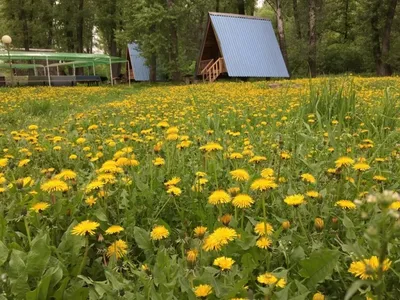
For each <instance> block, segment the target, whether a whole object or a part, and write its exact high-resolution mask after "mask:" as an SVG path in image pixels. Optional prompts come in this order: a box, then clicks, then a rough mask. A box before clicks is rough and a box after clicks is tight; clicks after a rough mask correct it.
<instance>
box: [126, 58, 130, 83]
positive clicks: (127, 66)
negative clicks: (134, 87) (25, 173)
mask: <svg viewBox="0 0 400 300" xmlns="http://www.w3.org/2000/svg"><path fill="white" fill-rule="evenodd" d="M126 70H127V72H128V84H129V86H131V70H130V69H129V61H127V62H126Z"/></svg>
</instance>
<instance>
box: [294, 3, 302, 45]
mask: <svg viewBox="0 0 400 300" xmlns="http://www.w3.org/2000/svg"><path fill="white" fill-rule="evenodd" d="M293 17H294V25H295V27H296V36H297V38H298V39H299V40H301V38H302V34H301V25H300V16H299V8H298V6H297V0H293Z"/></svg>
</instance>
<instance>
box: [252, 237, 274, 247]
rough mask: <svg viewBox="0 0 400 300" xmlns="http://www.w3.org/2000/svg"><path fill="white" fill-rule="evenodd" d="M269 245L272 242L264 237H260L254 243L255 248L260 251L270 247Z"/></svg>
mask: <svg viewBox="0 0 400 300" xmlns="http://www.w3.org/2000/svg"><path fill="white" fill-rule="evenodd" d="M271 244H272V241H271V240H270V239H269V238H266V237H261V238H259V239H258V240H257V242H256V246H257V247H258V248H261V249H267V248H269V247H270V246H271Z"/></svg>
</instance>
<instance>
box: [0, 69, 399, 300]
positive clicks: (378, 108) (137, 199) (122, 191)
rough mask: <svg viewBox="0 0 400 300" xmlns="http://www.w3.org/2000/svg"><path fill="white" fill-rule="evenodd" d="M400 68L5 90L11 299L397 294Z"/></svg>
mask: <svg viewBox="0 0 400 300" xmlns="http://www.w3.org/2000/svg"><path fill="white" fill-rule="evenodd" d="M399 122H400V78H398V77H397V78H396V77H394V78H358V77H351V76H350V77H339V78H324V79H322V78H321V79H314V80H291V81H289V80H288V81H277V82H272V81H264V82H253V83H250V82H246V83H229V82H225V83H216V84H199V85H185V86H172V85H165V86H161V85H156V86H146V85H133V86H132V87H130V88H128V87H122V86H120V87H115V88H111V87H90V88H88V87H76V88H16V89H0V274H1V275H0V279H1V280H0V300H3V299H29V300H34V299H37V300H43V299H54V300H62V299H74V300H75V299H78V300H79V299H114V300H115V299H156V300H157V299H160V300H161V299H162V300H167V299H196V298H200V299H210V300H211V299H271V300H272V299H276V300H289V299H291V300H302V299H304V300H305V299H313V300H324V299H369V300H372V299H374V300H375V299H379V300H380V299H400V286H399V280H400V255H399V254H400V242H399V237H400V220H399V216H400V215H399V209H400V196H399V195H398V194H397V193H396V191H398V190H399V185H400V126H399Z"/></svg>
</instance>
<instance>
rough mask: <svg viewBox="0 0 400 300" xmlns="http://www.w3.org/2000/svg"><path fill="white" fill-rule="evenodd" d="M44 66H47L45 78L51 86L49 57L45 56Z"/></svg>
mask: <svg viewBox="0 0 400 300" xmlns="http://www.w3.org/2000/svg"><path fill="white" fill-rule="evenodd" d="M46 66H47V79H48V80H49V86H51V79H50V67H49V58H48V57H47V56H46Z"/></svg>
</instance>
